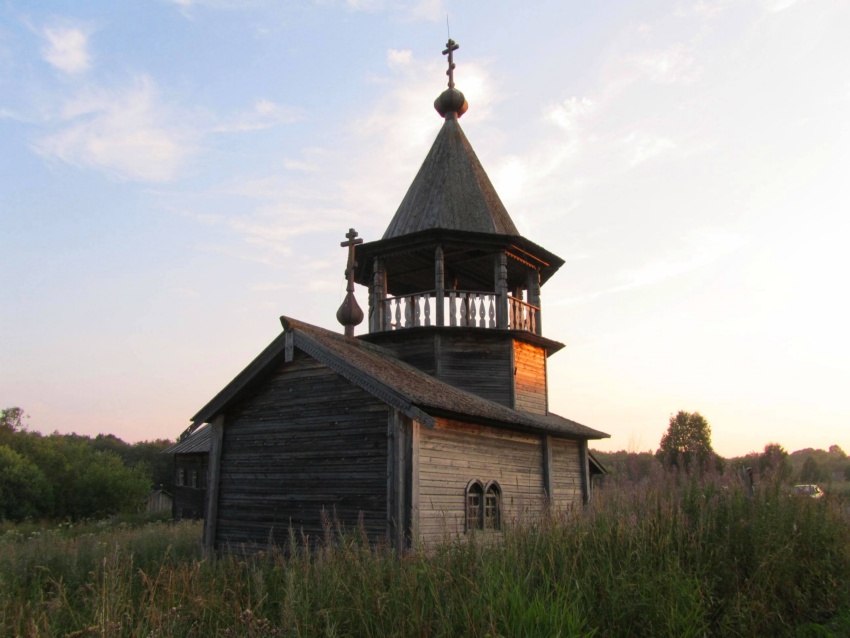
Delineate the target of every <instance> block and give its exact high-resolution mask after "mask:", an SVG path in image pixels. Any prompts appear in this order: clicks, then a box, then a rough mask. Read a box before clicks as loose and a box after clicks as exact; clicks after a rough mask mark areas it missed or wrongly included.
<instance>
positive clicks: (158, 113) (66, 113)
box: [34, 76, 193, 182]
mask: <svg viewBox="0 0 850 638" xmlns="http://www.w3.org/2000/svg"><path fill="white" fill-rule="evenodd" d="M157 97H158V96H157V90H156V86H155V85H154V82H153V80H151V79H150V78H149V77H147V76H142V77H139V78H137V79H136V81H135V82H134V83H133V84H132V85H131V86H130V87H128V88H124V89H119V90H111V91H110V90H102V89H94V90H87V91H85V92H83V93H81V94H79V95H77V96H75V97H74V98H72V99H69V100H67V101H66V102H65V104H64V106H63V108H62V110H61V115H60V118H59V119H60V122H61V123H60V125H59V127H58V128H59V130H58V131H56V132H54V133H52V134H49V135H46V136H44V137H42V138H41V139H39V140H38V141H37V142H36V143H35V144H34V149H35V151H36V152H38V153H39V154H40V155H42V156H44V157H46V158H51V159H59V160H62V161H63V162H67V163H68V164H72V165H74V166H81V167H86V168H93V169H98V170H104V171H106V172H108V173H111V174H113V175H114V176H116V177H118V178H120V179H128V180H139V181H150V182H167V181H170V180H172V179H173V178H174V177H175V176H176V175H177V174H178V172H179V171H180V169H181V168H182V166H183V164H184V162H185V160H186V159H187V157H188V156H189V155H190V154H191V153H192V150H193V149H192V141H191V136H190V134H188V133H187V132H186V130H185V129H184V128H182V127H180V126H179V125H178V123H176V122H170V121H169V114H168V112H167V110H166V109H164V108H163V107H162V106H161V105H160V104H159V102H158V99H157Z"/></svg>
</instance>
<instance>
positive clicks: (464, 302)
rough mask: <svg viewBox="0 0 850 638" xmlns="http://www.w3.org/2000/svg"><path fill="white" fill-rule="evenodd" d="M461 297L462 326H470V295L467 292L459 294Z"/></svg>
mask: <svg viewBox="0 0 850 638" xmlns="http://www.w3.org/2000/svg"><path fill="white" fill-rule="evenodd" d="M459 296H460V325H461V326H468V325H469V295H468V294H467V293H465V292H462V293H459Z"/></svg>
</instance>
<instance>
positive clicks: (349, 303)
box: [336, 228, 363, 337]
mask: <svg viewBox="0 0 850 638" xmlns="http://www.w3.org/2000/svg"><path fill="white" fill-rule="evenodd" d="M345 238H346V239H347V240H348V241H344V242H342V243H340V246H342V247H343V248H348V263H347V264H346V267H345V278H346V280H348V285H347V286H346V287H345V291H346V294H345V299H344V300H343V302H342V305H341V306H340V307H339V310H337V312H336V318H337V321H339V322H340V323H341V324H342V325H343V326H345V336H346V337H353V336H354V326H356V325H358V324H359V323H360V322H361V321H363V311H362V310H361V309H360V306H358V305H357V300H356V299H355V298H354V270H355V268H357V262H356V261H355V260H354V247H355V246H357V245H358V244H362V243H363V240H362V239H357V231H356V230H354V229H353V228H349V229H348V232H347V233H346V234H345Z"/></svg>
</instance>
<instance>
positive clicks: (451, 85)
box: [443, 38, 460, 89]
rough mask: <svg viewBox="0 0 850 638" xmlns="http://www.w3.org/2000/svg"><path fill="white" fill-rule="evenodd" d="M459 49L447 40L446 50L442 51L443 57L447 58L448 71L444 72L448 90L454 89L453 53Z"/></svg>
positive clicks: (453, 42)
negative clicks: (447, 79)
mask: <svg viewBox="0 0 850 638" xmlns="http://www.w3.org/2000/svg"><path fill="white" fill-rule="evenodd" d="M459 48H460V45H459V44H458V43H457V42H455V41H454V40H452V39H451V38H449V41H448V42H446V50H445V51H443V55H448V56H449V70H448V71H446V75H448V76H449V88H450V89H453V88H455V62H454V55H453V53H454V52H455V51H457V50H458V49H459Z"/></svg>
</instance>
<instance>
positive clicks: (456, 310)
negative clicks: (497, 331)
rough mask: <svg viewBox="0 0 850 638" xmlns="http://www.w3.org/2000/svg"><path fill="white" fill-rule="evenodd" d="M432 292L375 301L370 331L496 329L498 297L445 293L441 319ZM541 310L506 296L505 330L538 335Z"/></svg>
mask: <svg viewBox="0 0 850 638" xmlns="http://www.w3.org/2000/svg"><path fill="white" fill-rule="evenodd" d="M437 301H438V300H437V297H436V292H435V291H433V290H428V291H423V292H418V293H414V294H411V295H401V296H398V297H387V298H386V299H381V300H379V301H378V308H377V312H378V316H379V317H380V318H381V321H380V322H376V323H375V324H374V327H373V331H389V330H399V329H401V328H416V327H420V326H452V327H455V326H457V327H470V328H496V327H498V325H499V321H498V313H499V310H498V305H499V304H498V302H499V296H498V295H497V294H496V293H493V292H482V291H474V290H447V291H446V292H445V293H444V295H443V299H442V301H443V303H442V304H441V305H442V316H440V314H441V313H440V312H439V310H438V307H439V305H440V304H438V303H437ZM539 312H540V308H538V307H537V306H533V305H531V304H529V303H526V302H524V301H522V300H520V299H516V298H514V297H511V296H508V304H507V314H508V317H507V322H506V323H507V327H508V328H509V329H511V330H526V331H528V332H533V333H537V329H538V326H539V323H540V322H539Z"/></svg>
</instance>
